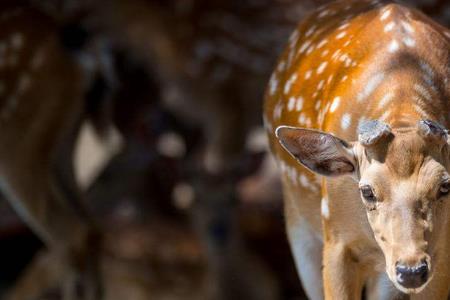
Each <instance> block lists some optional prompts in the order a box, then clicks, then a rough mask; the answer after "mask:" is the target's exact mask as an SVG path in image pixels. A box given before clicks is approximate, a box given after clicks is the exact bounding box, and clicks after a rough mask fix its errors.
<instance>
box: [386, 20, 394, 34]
mask: <svg viewBox="0 0 450 300" xmlns="http://www.w3.org/2000/svg"><path fill="white" fill-rule="evenodd" d="M394 26H395V23H394V22H389V23H388V24H387V25H386V26H384V32H389V31H391V30H392V29H394Z"/></svg>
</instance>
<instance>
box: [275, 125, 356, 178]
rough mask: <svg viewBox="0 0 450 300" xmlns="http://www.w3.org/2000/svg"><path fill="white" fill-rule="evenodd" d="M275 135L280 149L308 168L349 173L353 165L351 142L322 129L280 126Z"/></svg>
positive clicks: (337, 173)
mask: <svg viewBox="0 0 450 300" xmlns="http://www.w3.org/2000/svg"><path fill="white" fill-rule="evenodd" d="M276 136H277V138H278V140H279V141H280V143H281V145H282V146H283V148H284V149H286V150H287V151H288V152H289V153H290V154H291V155H292V156H294V157H295V158H296V159H297V160H298V161H299V162H300V163H301V164H303V165H304V166H305V167H307V168H308V169H310V170H311V171H313V172H315V173H318V174H320V175H324V176H339V175H346V174H348V175H352V174H353V173H354V172H355V171H356V168H357V163H356V158H355V156H354V154H353V151H352V148H351V146H350V145H349V144H348V143H347V142H345V141H343V140H341V139H339V138H337V137H335V136H333V135H331V134H328V133H325V132H321V131H316V130H310V129H304V128H295V127H288V126H280V127H278V128H277V130H276Z"/></svg>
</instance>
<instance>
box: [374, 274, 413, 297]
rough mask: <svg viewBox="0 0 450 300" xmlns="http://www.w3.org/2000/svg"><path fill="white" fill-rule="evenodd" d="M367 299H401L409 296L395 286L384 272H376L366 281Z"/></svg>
mask: <svg viewBox="0 0 450 300" xmlns="http://www.w3.org/2000/svg"><path fill="white" fill-rule="evenodd" d="M366 299H367V300H393V299H397V300H401V299H409V297H408V296H407V295H405V294H403V293H401V292H400V291H399V290H397V289H396V288H395V286H394V285H393V284H392V282H391V281H390V280H389V278H388V276H387V274H386V272H383V273H379V274H376V275H375V276H373V277H371V278H370V279H369V280H368V281H367V283H366Z"/></svg>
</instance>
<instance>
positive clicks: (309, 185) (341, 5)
mask: <svg viewBox="0 0 450 300" xmlns="http://www.w3.org/2000/svg"><path fill="white" fill-rule="evenodd" d="M449 36H450V35H449V32H448V31H447V30H446V29H445V28H443V27H441V26H439V25H438V24H436V23H434V22H433V21H431V20H430V19H428V18H427V17H426V16H424V15H423V14H421V13H420V12H418V11H415V10H413V9H409V8H407V7H403V6H400V5H397V4H389V3H382V2H380V1H338V2H333V3H330V4H328V5H326V6H324V7H322V8H320V9H319V10H318V11H316V12H315V13H313V14H311V15H310V16H309V17H308V18H306V20H305V21H304V22H302V23H300V25H299V27H298V28H297V30H296V31H295V32H294V33H293V34H292V36H291V38H290V40H289V43H288V45H287V49H286V50H285V52H284V54H283V55H282V57H281V58H280V60H279V62H278V65H277V67H276V70H275V71H274V73H273V75H272V77H271V79H270V82H269V86H268V89H267V92H266V101H265V107H264V118H265V126H266V129H267V131H268V133H269V140H270V147H271V150H272V152H273V154H274V156H275V158H276V159H277V161H278V162H279V165H280V168H281V171H282V181H283V192H284V198H285V212H286V222H287V224H286V226H287V231H288V236H289V240H290V243H291V247H292V250H293V254H294V257H295V260H296V263H297V269H298V271H299V274H300V277H301V279H302V282H303V285H304V288H305V289H306V291H307V294H308V296H309V297H310V298H313V299H320V298H322V297H323V296H325V298H326V299H359V298H360V297H361V292H362V289H363V287H364V286H367V287H368V292H369V297H375V298H382V297H384V296H386V297H393V296H395V294H396V293H398V290H400V291H401V292H404V293H410V294H411V297H412V299H427V298H429V299H446V298H447V295H448V293H449V287H450V272H449V271H448V265H449V263H450V261H449V257H448V253H449V249H450V248H449V247H450V245H449V242H448V241H450V236H449V234H450V231H449V228H448V227H449V224H448V222H447V221H446V219H447V218H448V217H447V218H446V216H447V209H448V208H447V204H445V200H443V201H442V202H439V201H438V200H436V199H434V198H436V197H437V196H436V197H435V195H436V194H435V191H434V190H433V191H431V189H432V188H431V187H433V188H435V186H436V185H438V183H436V182H437V181H436V182H433V183H428V182H427V180H428V179H427V178H434V177H433V176H434V175H431V174H434V173H433V172H436V174H438V173H439V174H445V175H442V176H441V175H439V176H441V177H445V176H446V174H447V171H446V170H448V167H449V166H448V155H447V153H448V152H447V151H448V150H447V148H446V147H447V144H446V141H445V145H444V142H442V140H443V139H441V137H446V133H445V131H444V130H441V129H442V128H441V127H440V126H437V125H436V124H441V125H442V126H445V127H447V128H448V127H449V125H450V124H449V121H450V120H449V108H448V96H449V92H450V90H449V86H448V78H449V73H448V72H449V71H448V66H449V39H448V37H449ZM368 120H377V121H374V122H369V121H368ZM424 120H432V121H433V122H428V121H424ZM417 124H419V125H417ZM435 125H436V128H438V129H439V130H434V129H433V128H435V127H434V126H435ZM280 126H281V127H280ZM286 126H287V127H286ZM277 128H278V129H277ZM417 128H418V129H417ZM423 128H428V129H429V130H428V129H425V130H422V129H423ZM430 128H431V129H430ZM436 132H439V134H436V135H435V134H434V133H436ZM432 136H433V137H437V138H436V139H434V138H432ZM337 137H339V138H337ZM358 139H359V142H356V141H358ZM344 141H348V143H347V142H344ZM434 143H435V144H434ZM433 147H437V148H436V149H438V150H435V148H433ZM431 161H432V162H433V163H431ZM299 162H300V163H299ZM435 162H436V163H435ZM428 163H429V164H430V165H429V166H427V164H428ZM431 165H433V167H431ZM305 166H306V167H305ZM307 169H310V170H312V171H314V172H315V174H313V173H311V172H310V171H309V170H307ZM425 169H427V170H428V171H427V172H429V173H427V174H429V175H428V177H427V176H424V174H425V173H426V172H425V171H424V170H425ZM429 170H433V171H429ZM317 174H319V175H325V177H320V176H318V175H317ZM337 175H350V176H337ZM422 176H424V177H422ZM436 176H438V175H436ZM439 176H438V177H439ZM414 180H415V181H414ZM436 180H437V179H436ZM355 181H356V182H355ZM413 181H414V182H415V183H412V182H413ZM425 182H427V183H426V184H425ZM406 186H407V188H406ZM424 186H426V188H425V187H424ZM387 190H389V192H388V191H387ZM412 190H415V192H412ZM425 190H427V191H428V192H425ZM440 190H443V191H445V189H444V188H441V189H440ZM372 192H373V193H372ZM426 193H428V194H426ZM439 193H440V192H439ZM425 194H426V195H425ZM361 195H362V196H361ZM442 195H444V196H442ZM433 197H434V198H433ZM439 197H443V198H439V199H444V198H445V194H442V193H441V194H439ZM361 198H363V201H361ZM432 198H433V199H434V200H429V199H432ZM373 199H376V201H375V200H374V201H372V200H373ZM380 199H383V200H380ZM424 199H428V200H424ZM418 203H420V205H421V206H420V205H419V204H418ZM417 205H419V206H420V207H421V209H423V210H421V212H422V213H423V215H422V216H421V215H420V214H419V213H418V210H419V209H418V208H417V207H415V206H417ZM437 211H439V213H437ZM431 215H433V216H434V217H431ZM433 218H435V219H433ZM432 219H433V221H431V220H432ZM431 227H432V228H431ZM322 249H323V252H322ZM445 249H446V250H445ZM322 253H323V255H322ZM322 264H323V274H321V265H322ZM405 270H406V271H405ZM418 273H420V274H421V276H422V277H423V278H421V279H418V277H419V276H418V275H417V274H418ZM431 274H433V275H431ZM322 278H323V287H322V286H321V279H322ZM388 278H389V279H390V281H391V282H392V283H391V284H387V283H386V281H387V282H389V280H388ZM430 278H431V279H430ZM419 281H420V282H419ZM383 285H384V287H382V286H383ZM380 286H381V288H379V287H380ZM394 286H395V287H396V288H397V289H395V288H394ZM383 295H384V296H383Z"/></svg>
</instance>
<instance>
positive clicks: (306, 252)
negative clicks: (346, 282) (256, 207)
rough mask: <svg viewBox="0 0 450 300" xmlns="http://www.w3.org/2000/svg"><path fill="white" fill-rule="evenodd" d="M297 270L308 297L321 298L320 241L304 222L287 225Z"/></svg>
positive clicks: (318, 299) (314, 299)
mask: <svg viewBox="0 0 450 300" xmlns="http://www.w3.org/2000/svg"><path fill="white" fill-rule="evenodd" d="M287 230H288V237H289V244H290V245H291V250H292V254H293V256H294V260H295V265H296V267H297V272H298V274H299V276H300V279H301V281H302V286H303V289H304V290H305V292H306V294H307V295H308V298H309V299H312V300H316V299H317V300H320V299H323V289H322V286H323V285H322V273H321V269H322V248H323V245H322V241H321V240H320V239H319V237H318V236H317V234H316V233H315V232H313V230H312V229H311V228H310V226H309V224H307V223H306V222H302V221H300V222H298V223H297V224H296V225H295V226H290V227H288V229H287Z"/></svg>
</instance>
